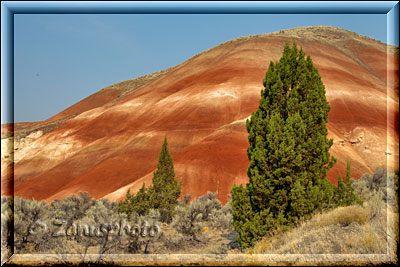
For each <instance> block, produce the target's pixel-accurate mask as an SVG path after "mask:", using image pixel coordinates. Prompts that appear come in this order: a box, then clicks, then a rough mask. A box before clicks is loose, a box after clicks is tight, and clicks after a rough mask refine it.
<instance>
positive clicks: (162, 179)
mask: <svg viewBox="0 0 400 267" xmlns="http://www.w3.org/2000/svg"><path fill="white" fill-rule="evenodd" d="M167 146H168V143H167V138H166V137H165V139H164V144H163V145H162V148H161V152H160V156H159V159H158V165H157V170H156V171H155V172H154V174H153V180H152V182H153V184H152V185H151V186H150V187H149V194H150V196H149V198H150V202H151V206H152V208H154V209H158V210H159V211H160V213H161V220H162V221H167V222H169V221H171V219H172V214H173V211H174V208H175V206H176V205H177V204H178V198H179V196H180V194H181V187H182V182H181V181H180V182H178V181H177V180H175V170H174V164H173V161H172V157H171V155H170V153H169V151H168V147H167Z"/></svg>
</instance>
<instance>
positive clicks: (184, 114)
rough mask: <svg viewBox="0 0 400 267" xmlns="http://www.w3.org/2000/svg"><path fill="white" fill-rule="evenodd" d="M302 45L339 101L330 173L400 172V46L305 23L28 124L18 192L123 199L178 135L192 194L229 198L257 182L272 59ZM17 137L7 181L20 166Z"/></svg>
mask: <svg viewBox="0 0 400 267" xmlns="http://www.w3.org/2000/svg"><path fill="white" fill-rule="evenodd" d="M293 40H295V41H296V42H297V43H298V45H301V46H302V47H303V50H304V51H305V53H306V54H307V55H311V57H312V59H313V62H314V64H315V65H316V67H317V68H318V70H319V73H320V75H321V77H322V80H323V82H324V84H325V87H326V91H327V98H328V101H329V103H330V105H331V107H332V110H331V112H330V113H329V123H328V130H329V135H330V137H331V138H333V139H334V145H333V147H332V149H331V153H332V154H333V155H334V156H335V157H336V158H337V159H338V162H337V164H336V166H335V167H334V168H333V169H332V170H331V171H330V172H329V179H330V180H331V181H332V182H334V183H335V182H336V179H337V176H338V175H344V172H345V164H346V160H347V159H350V160H351V161H352V173H353V176H354V177H355V178H359V177H360V176H361V175H362V174H363V173H366V172H372V170H373V169H374V168H375V167H377V166H388V167H389V168H392V169H393V168H395V169H396V168H398V167H397V166H398V152H397V151H398V132H399V129H398V64H399V62H398V49H397V48H394V47H388V46H386V45H385V44H383V43H380V42H378V41H376V40H373V39H370V38H367V37H363V36H360V35H358V34H355V33H352V32H349V31H346V30H342V29H339V28H334V27H303V28H295V29H289V30H284V31H280V32H276V33H271V34H263V35H256V36H248V37H242V38H238V39H234V40H231V41H228V42H225V43H223V44H221V45H218V46H216V47H214V48H212V49H209V50H207V51H205V52H203V53H200V54H199V55H196V56H194V57H192V58H191V59H189V60H187V61H185V62H184V63H182V64H180V65H178V66H176V67H173V68H171V69H168V70H164V71H161V72H158V73H154V74H150V75H147V76H144V77H140V78H138V79H133V80H130V81H125V82H121V83H118V84H115V85H111V86H109V87H107V88H104V89H102V90H100V91H99V92H97V93H96V94H94V95H92V96H89V97H88V98H86V99H84V100H82V101H81V102H79V103H77V104H75V105H73V106H71V107H70V108H68V109H67V110H65V111H63V112H61V113H59V114H57V115H55V116H53V117H52V118H50V119H49V120H47V121H43V122H36V123H33V124H25V125H23V127H22V126H19V128H18V127H16V129H17V130H16V131H15V136H16V142H15V148H17V150H15V151H14V155H13V157H14V161H15V165H14V170H13V171H14V192H15V195H17V196H23V197H26V198H35V199H38V200H39V199H45V200H47V201H51V200H53V199H55V198H60V197H64V196H67V195H69V194H71V193H76V192H78V191H88V192H89V193H90V195H92V196H94V197H96V198H101V197H108V198H110V199H113V200H118V199H120V198H122V197H124V195H125V192H126V190H127V189H129V188H132V190H133V191H134V190H136V189H138V188H139V187H140V186H141V184H142V183H143V182H146V184H147V185H149V183H150V182H151V178H152V172H153V171H154V170H155V167H156V165H157V160H158V154H159V152H160V149H161V145H162V142H163V138H164V136H165V135H166V136H167V138H168V142H169V150H170V152H171V154H172V156H173V159H174V165H175V171H176V174H177V178H178V179H182V180H183V194H192V195H193V196H199V195H203V194H204V193H206V192H207V191H216V190H218V192H219V199H220V200H221V201H223V202H225V201H226V200H227V198H228V194H229V191H230V189H231V187H232V185H233V184H235V183H236V184H238V183H246V182H247V181H248V178H247V176H246V170H247V167H248V160H247V156H246V149H247V147H248V141H247V132H246V129H245V121H246V118H248V117H249V115H250V114H251V112H253V111H255V110H256V109H257V107H258V102H259V99H260V90H261V89H262V80H263V78H264V75H265V72H266V70H267V67H268V65H269V62H270V61H271V60H273V61H276V60H278V59H279V58H280V57H281V55H282V50H283V46H284V43H285V42H286V41H290V42H291V41H293ZM3 128H4V131H3ZM3 132H4V133H6V132H7V130H6V126H4V127H3V126H2V138H3ZM7 140H11V139H6V138H4V139H2V184H3V185H4V184H7V181H6V177H7V173H10V172H11V169H12V168H11V167H12V164H11V162H12V155H11V154H10V153H11V152H12V151H11V152H10V151H9V152H10V153H8V154H7V153H6V152H4V153H3V141H4V144H6V142H7ZM10 155H11V156H10ZM6 156H8V157H6ZM4 193H7V192H6V191H4V190H3V189H2V194H4Z"/></svg>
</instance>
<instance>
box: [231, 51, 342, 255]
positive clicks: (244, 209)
mask: <svg viewBox="0 0 400 267" xmlns="http://www.w3.org/2000/svg"><path fill="white" fill-rule="evenodd" d="M263 85H264V87H265V88H264V89H263V90H262V91H261V100H260V105H259V108H258V110H257V111H256V112H255V113H253V114H252V115H251V118H250V120H247V122H246V127H247V131H248V133H249V136H248V139H249V144H250V147H249V148H248V150H247V155H248V158H249V160H250V165H249V168H248V170H247V175H248V177H249V183H248V184H247V186H246V187H245V188H244V187H237V186H234V187H233V188H232V192H231V193H232V208H233V211H234V213H233V214H234V226H235V228H236V230H237V231H238V233H239V241H240V242H241V244H242V246H244V247H246V246H251V245H252V244H253V243H254V241H256V240H257V239H259V238H261V237H262V236H264V235H265V234H266V233H269V232H270V231H271V230H272V229H274V228H277V227H278V226H290V225H291V224H293V223H295V222H296V221H297V220H298V219H299V218H300V217H304V216H309V215H311V214H312V213H313V212H314V211H315V210H316V209H319V208H323V207H324V206H329V205H330V203H329V201H328V197H327V196H329V195H332V194H333V188H332V187H333V185H331V184H330V183H329V181H327V179H326V176H327V172H328V170H329V169H330V168H331V167H332V166H333V165H334V163H335V159H334V158H333V157H331V155H330V153H329V149H330V147H331V146H332V144H333V141H332V140H329V139H327V134H328V130H327V128H326V123H327V121H328V112H329V110H330V106H329V104H328V101H327V100H326V97H325V87H324V85H323V83H322V80H321V77H320V75H319V74H318V70H317V69H316V68H315V67H314V65H313V62H312V60H311V57H310V56H308V57H307V58H306V57H305V54H304V52H303V50H302V49H300V50H298V49H297V45H296V44H295V43H293V47H290V46H289V44H288V43H286V44H285V47H284V51H283V55H282V57H281V59H280V60H279V61H278V62H276V63H273V62H271V63H270V65H269V68H268V71H267V73H266V75H265V79H264V81H263ZM242 201H244V202H245V203H246V205H241V203H240V202H242ZM243 214H246V216H243ZM248 221H249V222H248ZM250 233H251V234H250Z"/></svg>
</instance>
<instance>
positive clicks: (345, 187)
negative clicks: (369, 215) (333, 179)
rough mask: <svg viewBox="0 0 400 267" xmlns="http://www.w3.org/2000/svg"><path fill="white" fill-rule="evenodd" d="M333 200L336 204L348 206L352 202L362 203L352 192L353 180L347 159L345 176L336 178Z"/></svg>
mask: <svg viewBox="0 0 400 267" xmlns="http://www.w3.org/2000/svg"><path fill="white" fill-rule="evenodd" d="M335 200H336V203H335V204H336V205H337V206H348V205H352V204H362V203H363V201H362V200H360V199H359V197H358V196H357V194H356V193H355V192H354V187H353V180H352V178H351V163H350V161H349V160H348V161H347V167H346V176H345V177H344V179H342V177H341V176H339V178H338V187H337V188H336V192H335Z"/></svg>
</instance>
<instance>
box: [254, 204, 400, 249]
mask: <svg viewBox="0 0 400 267" xmlns="http://www.w3.org/2000/svg"><path fill="white" fill-rule="evenodd" d="M375 201H376V200H375ZM376 206H377V204H376V203H370V202H367V203H365V204H364V206H349V207H340V208H337V209H334V210H332V211H330V212H327V213H322V214H317V215H315V216H314V217H313V218H312V219H310V220H309V221H306V222H303V223H301V224H300V225H299V226H298V227H296V228H293V229H292V230H290V231H288V232H284V233H283V232H280V231H277V232H276V233H275V234H274V235H273V236H272V237H271V238H264V239H263V240H261V241H259V242H258V243H257V244H256V245H255V246H254V248H252V249H249V250H247V253H250V254H386V253H387V252H388V248H389V250H390V252H392V253H394V252H395V251H396V242H395V240H398V235H397V232H398V213H395V212H393V211H392V209H391V208H390V207H389V206H388V207H387V209H386V206H385V205H384V203H383V201H382V203H380V204H379V207H380V210H379V212H378V213H376ZM388 245H389V247H388Z"/></svg>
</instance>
